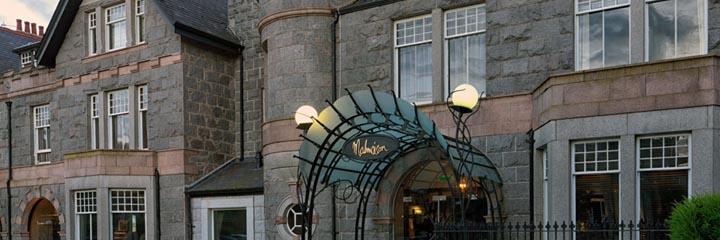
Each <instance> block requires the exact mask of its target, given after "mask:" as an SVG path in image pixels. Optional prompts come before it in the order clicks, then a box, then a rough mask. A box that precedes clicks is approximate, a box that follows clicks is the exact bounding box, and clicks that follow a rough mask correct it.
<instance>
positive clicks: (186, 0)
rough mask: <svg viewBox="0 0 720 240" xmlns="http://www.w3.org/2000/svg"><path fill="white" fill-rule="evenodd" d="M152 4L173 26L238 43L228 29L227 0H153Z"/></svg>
mask: <svg viewBox="0 0 720 240" xmlns="http://www.w3.org/2000/svg"><path fill="white" fill-rule="evenodd" d="M153 2H154V3H155V4H156V6H158V8H160V9H161V12H163V13H164V14H165V16H166V17H167V18H168V20H169V21H170V22H171V23H173V24H177V23H180V24H182V25H184V26H187V27H190V28H192V29H195V30H199V31H202V32H205V33H207V34H209V35H212V36H215V37H218V38H221V39H223V40H225V41H228V42H230V43H235V44H239V43H240V41H239V39H238V38H237V37H235V35H233V34H232V33H231V32H230V30H229V28H228V16H227V11H228V9H227V7H228V3H227V0H183V1H177V0H154V1H153ZM176 27H177V26H176Z"/></svg>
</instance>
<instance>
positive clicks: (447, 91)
mask: <svg viewBox="0 0 720 240" xmlns="http://www.w3.org/2000/svg"><path fill="white" fill-rule="evenodd" d="M470 8H482V9H483V10H484V11H485V13H484V15H485V24H484V25H485V28H483V29H482V30H478V29H476V30H475V31H472V32H465V33H463V34H455V35H452V36H448V34H447V29H448V21H447V20H448V14H450V13H455V12H459V11H464V10H467V9H470ZM486 32H487V8H486V6H485V3H483V4H478V5H472V6H467V7H462V8H457V9H452V10H448V11H446V12H445V13H444V14H443V33H442V34H443V49H444V51H443V75H444V79H443V90H444V91H443V97H444V98H448V97H449V95H450V91H452V90H454V89H450V69H449V67H448V66H449V65H450V55H449V54H448V52H449V50H448V47H449V42H450V40H452V39H454V38H461V37H466V36H470V35H474V34H485V33H486ZM396 36H397V34H396ZM485 37H487V35H486V36H485ZM486 40H487V39H486ZM483 44H485V52H486V54H485V56H483V58H485V62H486V66H487V41H485V42H484V43H483ZM466 51H467V49H466ZM466 54H467V55H466V56H470V54H469V53H466ZM466 61H467V58H466ZM469 66H470V65H469V64H468V68H469ZM485 72H486V73H485V79H484V80H485V86H483V89H486V88H487V68H485ZM466 74H467V72H466ZM468 79H470V77H469V76H468ZM474 87H476V88H479V87H480V86H474ZM480 92H485V90H482V91H480Z"/></svg>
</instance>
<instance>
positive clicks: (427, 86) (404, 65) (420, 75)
mask: <svg viewBox="0 0 720 240" xmlns="http://www.w3.org/2000/svg"><path fill="white" fill-rule="evenodd" d="M398 51H399V56H398V62H399V66H400V69H399V74H400V76H399V78H398V79H399V81H398V85H399V89H400V97H401V98H403V99H405V100H407V101H409V102H415V103H418V102H431V101H432V51H431V44H430V43H425V44H420V45H414V46H408V47H403V48H400V49H399V50H398Z"/></svg>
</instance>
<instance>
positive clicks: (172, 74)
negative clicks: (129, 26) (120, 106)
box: [0, 64, 184, 168]
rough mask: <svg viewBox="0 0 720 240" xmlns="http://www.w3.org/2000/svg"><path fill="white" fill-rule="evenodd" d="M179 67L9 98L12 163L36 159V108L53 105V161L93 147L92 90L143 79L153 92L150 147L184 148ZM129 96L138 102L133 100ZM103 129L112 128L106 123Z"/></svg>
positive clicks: (0, 110)
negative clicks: (91, 144)
mask: <svg viewBox="0 0 720 240" xmlns="http://www.w3.org/2000/svg"><path fill="white" fill-rule="evenodd" d="M180 69H181V65H180V64H175V65H169V66H164V67H158V68H153V69H151V70H148V71H142V72H137V73H133V74H128V75H123V76H119V77H112V78H107V79H103V80H98V81H94V82H90V83H85V84H78V85H72V86H68V87H64V88H58V89H55V90H51V91H46V92H40V93H34V94H29V95H23V96H18V97H14V98H11V99H9V101H12V102H13V110H12V111H13V112H12V126H13V139H12V140H13V166H30V165H32V164H34V159H33V149H34V140H33V134H34V129H33V117H34V116H33V112H32V108H33V107H35V106H38V105H43V104H48V103H49V104H50V117H51V118H50V139H51V142H50V149H51V150H52V152H51V154H50V161H51V162H57V161H62V160H63V156H64V154H66V153H71V152H78V151H85V150H89V149H90V140H89V138H90V126H89V118H90V116H89V113H88V109H89V99H90V98H89V96H90V95H91V94H95V93H97V92H103V91H111V90H117V89H127V88H128V86H137V85H142V84H147V85H148V94H149V95H150V96H149V106H148V107H149V109H148V136H149V137H148V146H149V147H150V149H153V150H161V149H172V148H183V147H184V142H183V135H182V134H183V132H182V129H183V127H182V123H183V122H182V117H181V116H182V115H181V114H182V105H181V104H178V103H180V102H182V99H183V94H182V90H181V87H182V84H181V79H182V76H181V72H182V71H180ZM130 101H131V103H135V100H134V99H131V100H130ZM4 105H5V104H3V106H1V107H0V115H1V116H0V125H1V126H0V137H1V138H3V139H7V108H6V107H5V106H4ZM106 124H107V123H106ZM101 131H107V128H102V129H101ZM133 136H134V134H133ZM102 140H103V141H107V140H106V139H102ZM0 168H7V141H0Z"/></svg>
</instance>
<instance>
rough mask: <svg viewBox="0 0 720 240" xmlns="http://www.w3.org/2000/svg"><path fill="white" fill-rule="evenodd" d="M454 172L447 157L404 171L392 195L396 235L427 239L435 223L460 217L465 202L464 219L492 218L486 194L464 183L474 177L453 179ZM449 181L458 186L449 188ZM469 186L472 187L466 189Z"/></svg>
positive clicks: (453, 221) (430, 236) (449, 221)
mask: <svg viewBox="0 0 720 240" xmlns="http://www.w3.org/2000/svg"><path fill="white" fill-rule="evenodd" d="M454 176H455V175H454V174H452V166H449V164H448V161H431V162H427V163H424V164H422V165H420V166H418V167H416V168H415V169H414V170H412V171H410V172H409V173H408V175H406V177H405V179H404V181H403V183H402V184H401V185H400V187H399V188H398V192H397V195H396V198H395V199H396V200H395V216H399V217H398V218H396V221H395V224H396V225H395V226H396V229H395V234H396V238H397V239H431V238H432V237H433V235H434V231H433V230H434V226H435V225H437V224H453V223H458V222H459V221H460V216H461V214H462V208H461V206H460V204H462V203H465V204H466V205H465V206H464V207H465V216H466V219H465V221H466V223H471V224H472V223H488V222H491V221H492V220H491V219H489V218H490V217H491V214H490V213H491V212H492V211H490V205H489V202H488V197H487V196H486V195H485V192H486V191H483V189H481V185H480V184H467V182H466V181H468V180H474V179H465V180H463V179H461V180H460V182H459V183H457V182H456V181H457V180H456V179H455V177H454ZM451 183H452V184H453V185H457V186H459V188H455V189H453V190H451V188H450V184H451ZM456 183H457V184H456ZM470 186H472V187H474V188H476V189H474V190H471V189H468V188H469V187H470ZM452 191H463V192H464V193H465V194H460V193H458V192H455V193H453V192H452ZM453 197H455V198H463V199H453ZM401 229H402V230H401ZM398 230H400V231H398Z"/></svg>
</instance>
